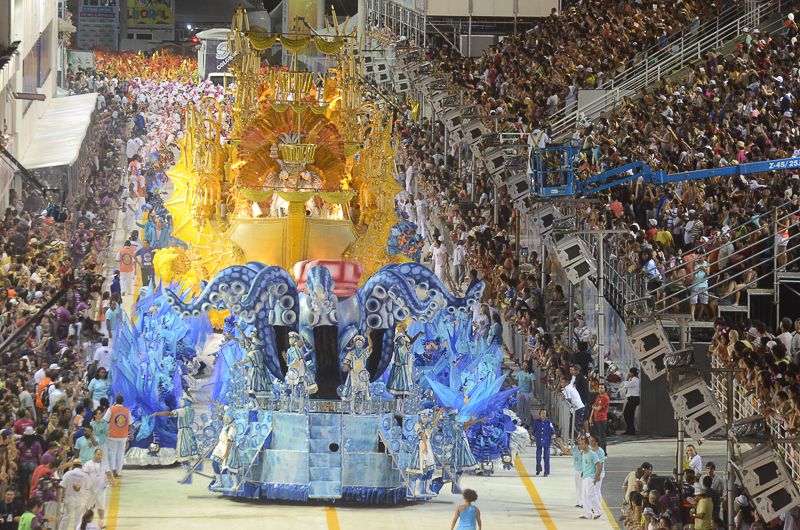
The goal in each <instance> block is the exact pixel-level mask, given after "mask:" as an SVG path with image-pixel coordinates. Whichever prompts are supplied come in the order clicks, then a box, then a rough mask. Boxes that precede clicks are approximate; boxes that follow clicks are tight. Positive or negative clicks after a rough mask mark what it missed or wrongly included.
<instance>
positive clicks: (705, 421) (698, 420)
mask: <svg viewBox="0 0 800 530" xmlns="http://www.w3.org/2000/svg"><path fill="white" fill-rule="evenodd" d="M683 426H684V429H685V430H686V434H688V435H689V436H691V437H692V438H694V439H695V440H696V441H698V442H699V441H701V440H702V439H704V438H706V437H708V436H710V435H711V434H714V433H715V432H717V431H718V430H720V429H723V428H724V427H725V418H723V417H722V412H721V411H720V410H719V407H718V406H717V405H716V403H712V404H711V405H706V406H705V407H702V408H701V409H700V410H698V411H697V412H696V413H694V414H693V415H692V416H689V417H688V418H686V419H685V420H684V421H683Z"/></svg>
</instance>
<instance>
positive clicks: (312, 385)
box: [286, 331, 317, 410]
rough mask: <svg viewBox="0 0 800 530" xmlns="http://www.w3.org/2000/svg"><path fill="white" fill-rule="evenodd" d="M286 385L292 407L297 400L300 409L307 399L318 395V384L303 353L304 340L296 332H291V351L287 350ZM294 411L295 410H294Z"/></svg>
mask: <svg viewBox="0 0 800 530" xmlns="http://www.w3.org/2000/svg"><path fill="white" fill-rule="evenodd" d="M286 364H287V365H288V370H287V371H286V384H287V385H289V389H290V391H291V399H290V407H291V405H292V404H293V403H292V402H293V401H294V399H295V398H297V399H298V402H297V403H296V405H297V407H296V408H298V409H302V408H303V406H304V404H305V397H306V396H310V395H313V394H316V393H317V383H316V382H315V381H314V374H312V373H311V372H310V371H309V370H308V366H307V365H306V360H305V355H304V353H303V339H302V338H301V337H300V334H299V333H297V332H296V331H290V332H289V349H287V350H286ZM292 410H293V409H292Z"/></svg>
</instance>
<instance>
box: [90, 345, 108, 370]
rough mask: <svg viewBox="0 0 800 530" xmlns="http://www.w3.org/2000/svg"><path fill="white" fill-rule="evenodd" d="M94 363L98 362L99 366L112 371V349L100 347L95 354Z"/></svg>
mask: <svg viewBox="0 0 800 530" xmlns="http://www.w3.org/2000/svg"><path fill="white" fill-rule="evenodd" d="M92 360H93V361H97V366H98V368H99V367H101V366H102V367H103V368H105V369H106V370H107V371H108V370H111V348H109V347H108V346H100V347H99V348H97V349H96V350H95V352H94V358H93V359H92Z"/></svg>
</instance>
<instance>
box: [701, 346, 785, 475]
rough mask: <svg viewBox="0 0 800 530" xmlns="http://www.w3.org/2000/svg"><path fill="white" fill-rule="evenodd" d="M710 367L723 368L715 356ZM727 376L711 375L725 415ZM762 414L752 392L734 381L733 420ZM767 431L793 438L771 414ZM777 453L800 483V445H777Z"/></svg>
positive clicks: (775, 435)
mask: <svg viewBox="0 0 800 530" xmlns="http://www.w3.org/2000/svg"><path fill="white" fill-rule="evenodd" d="M711 366H712V367H713V368H723V367H724V365H723V363H722V361H720V359H719V358H718V357H716V356H711ZM726 385H727V376H726V374H716V373H715V374H712V376H711V382H710V386H711V390H712V391H713V392H714V394H715V395H716V397H717V399H718V400H719V403H720V406H721V407H722V410H723V413H724V414H727V407H728V403H727V401H728V396H727V392H726ZM758 414H763V408H762V403H761V402H760V401H759V400H758V398H756V396H755V395H753V393H752V392H750V391H749V390H747V389H746V388H744V387H742V386H741V385H740V384H739V383H738V382H737V381H736V380H735V379H734V388H733V420H734V422H735V421H738V420H741V419H744V418H748V417H750V416H754V415H758ZM766 423H767V431H768V432H769V434H770V435H771V436H772V437H774V438H775V439H782V438H788V437H791V436H793V434H792V433H790V432H789V431H788V430H787V429H786V427H785V426H784V424H783V421H782V419H780V418H778V417H777V416H776V415H775V414H771V415H769V416H768V417H767V418H766ZM776 449H777V451H778V453H779V454H780V455H781V456H782V457H783V461H784V462H785V463H786V466H787V467H788V468H789V470H790V472H791V474H792V478H793V479H794V480H795V481H796V482H800V444H797V443H780V444H777V448H776Z"/></svg>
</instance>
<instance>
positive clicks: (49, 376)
mask: <svg viewBox="0 0 800 530" xmlns="http://www.w3.org/2000/svg"><path fill="white" fill-rule="evenodd" d="M55 377H56V374H55V372H54V371H53V370H47V371H45V373H44V377H43V378H42V379H41V380H40V381H39V382H38V383H37V384H36V400H35V401H34V404H35V405H36V412H37V413H38V415H39V417H40V418H43V417H45V414H46V413H47V405H48V403H45V400H44V393H45V392H49V388H48V387H49V386H50V385H51V384H52V383H53V379H54V378H55Z"/></svg>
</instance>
